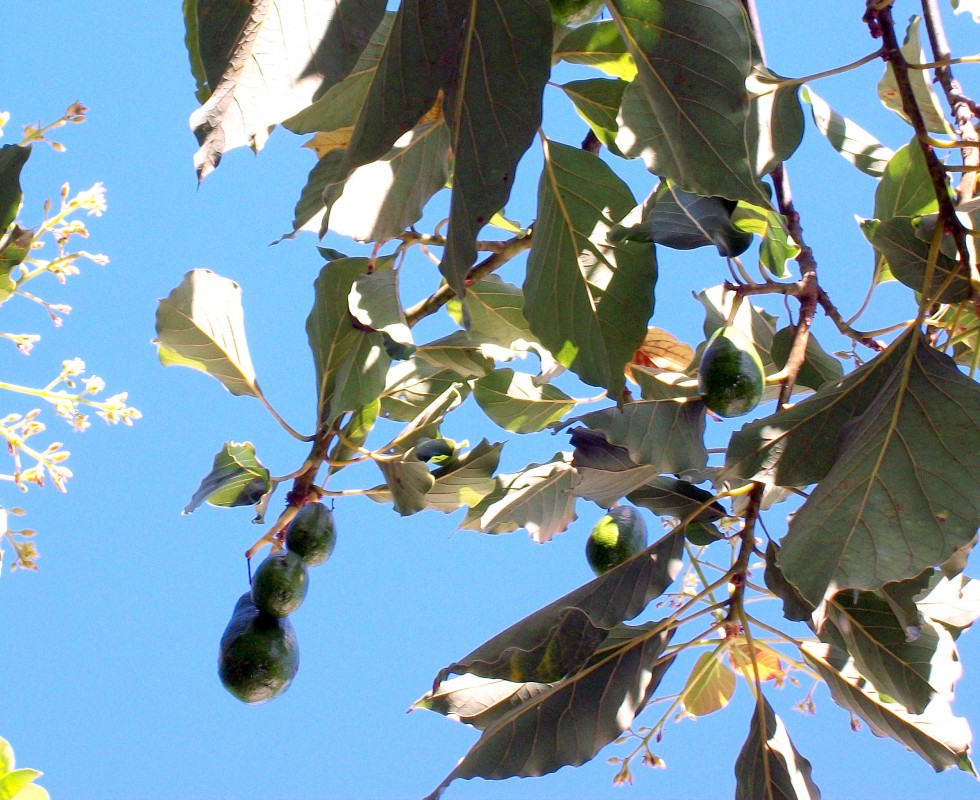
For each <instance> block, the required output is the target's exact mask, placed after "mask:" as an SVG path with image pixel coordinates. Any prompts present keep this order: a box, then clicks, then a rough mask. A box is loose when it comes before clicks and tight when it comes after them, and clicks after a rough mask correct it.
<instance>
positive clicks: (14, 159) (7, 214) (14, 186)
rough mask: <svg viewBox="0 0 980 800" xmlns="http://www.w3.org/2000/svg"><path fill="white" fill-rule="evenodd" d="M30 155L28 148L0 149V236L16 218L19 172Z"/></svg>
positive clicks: (8, 147) (8, 146)
mask: <svg viewBox="0 0 980 800" xmlns="http://www.w3.org/2000/svg"><path fill="white" fill-rule="evenodd" d="M30 155H31V148H30V147H21V146H20V145H19V144H6V145H4V146H3V147H0V236H3V234H4V233H5V232H6V230H7V228H9V227H10V223H11V222H13V221H14V220H15V219H16V218H17V212H18V211H19V210H20V201H21V199H22V198H23V196H24V195H23V192H22V191H21V188H20V172H21V170H22V169H23V168H24V164H26V163H27V159H28V158H29V157H30Z"/></svg>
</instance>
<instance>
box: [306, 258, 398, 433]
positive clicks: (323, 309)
mask: <svg viewBox="0 0 980 800" xmlns="http://www.w3.org/2000/svg"><path fill="white" fill-rule="evenodd" d="M367 270H368V259H366V258H340V259H337V260H336V261H331V262H330V263H328V264H326V265H325V266H324V267H323V269H322V270H320V275H319V277H317V279H316V281H315V282H314V284H313V289H314V300H313V308H312V310H311V311H310V315H309V317H308V318H307V320H306V333H307V336H308V338H309V342H310V349H311V350H312V351H313V363H314V365H315V367H316V383H317V419H318V420H319V421H320V422H328V423H329V422H332V421H333V420H335V419H336V418H337V417H338V416H340V415H341V414H343V413H344V412H345V411H354V410H355V409H358V408H360V407H361V406H363V405H365V404H366V403H369V402H370V401H371V400H373V399H375V398H376V397H378V396H380V395H381V393H382V391H383V388H384V385H385V376H386V374H387V372H388V364H389V363H390V361H391V359H390V358H389V357H388V355H387V354H386V353H385V350H384V340H383V338H382V336H381V334H380V333H374V332H366V331H362V330H358V329H357V328H355V327H354V325H353V324H352V319H353V318H352V316H351V313H350V308H349V306H348V295H349V294H350V292H351V288H352V287H353V285H354V282H355V281H356V280H357V279H358V278H360V277H361V276H362V275H365V274H367Z"/></svg>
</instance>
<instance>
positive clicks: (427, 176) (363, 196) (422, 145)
mask: <svg viewBox="0 0 980 800" xmlns="http://www.w3.org/2000/svg"><path fill="white" fill-rule="evenodd" d="M328 155H329V154H328ZM338 176H339V175H338V173H337V172H334V173H333V175H332V176H331V181H332V182H331V183H330V184H329V185H328V186H327V187H326V188H325V189H324V190H323V198H322V204H323V206H324V207H325V208H326V213H325V214H324V217H323V222H322V223H321V226H320V234H321V236H322V235H323V234H325V233H326V231H327V228H328V226H329V229H330V230H331V231H333V232H334V233H339V234H341V235H342V236H350V237H351V238H352V239H355V240H357V241H359V242H383V241H385V240H387V239H391V238H392V237H394V236H397V235H398V234H400V233H402V232H403V231H404V230H405V229H406V228H409V227H410V226H411V225H413V224H414V223H416V222H417V221H418V220H419V218H420V217H421V216H422V209H423V208H424V207H425V204H426V203H427V202H428V201H429V199H430V198H431V197H432V195H434V194H435V193H436V192H438V191H439V190H440V189H442V188H443V187H444V186H445V185H446V181H447V180H448V179H449V130H448V129H447V128H446V123H445V121H444V120H442V119H439V120H437V121H436V122H428V123H425V124H422V125H418V126H416V127H415V128H413V129H412V130H411V131H409V132H408V133H406V134H405V135H404V136H402V137H401V138H399V139H398V141H396V142H395V145H394V146H393V147H392V148H391V150H389V151H388V152H387V153H386V154H385V155H384V156H382V157H381V158H379V159H378V160H377V161H373V162H371V163H370V164H365V165H363V166H361V167H358V168H357V169H355V170H354V171H353V172H352V173H351V174H350V175H349V176H347V178H346V179H345V180H343V181H342V182H338V181H337V177H338Z"/></svg>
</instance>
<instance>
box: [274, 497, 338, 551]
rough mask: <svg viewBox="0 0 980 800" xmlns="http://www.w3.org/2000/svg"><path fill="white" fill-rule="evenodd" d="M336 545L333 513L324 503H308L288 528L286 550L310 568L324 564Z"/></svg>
mask: <svg viewBox="0 0 980 800" xmlns="http://www.w3.org/2000/svg"><path fill="white" fill-rule="evenodd" d="M336 543H337V528H336V527H335V525H334V521H333V512H332V511H331V510H330V509H329V508H327V507H326V506H325V505H323V503H307V504H306V505H305V506H303V507H302V508H301V509H300V510H299V511H298V512H296V516H295V517H293V521H292V522H290V523H289V527H287V528H286V549H287V550H289V551H290V552H291V553H295V554H296V555H298V556H299V557H300V558H302V559H303V561H304V563H305V564H306V566H308V567H318V566H320V564H323V563H324V562H325V561H326V560H327V559H328V558H330V554H331V553H333V548H334V545H335V544H336Z"/></svg>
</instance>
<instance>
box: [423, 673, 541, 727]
mask: <svg viewBox="0 0 980 800" xmlns="http://www.w3.org/2000/svg"><path fill="white" fill-rule="evenodd" d="M550 688H551V684H547V683H515V682H513V681H504V680H500V679H499V678H481V677H479V676H478V675H471V674H469V673H467V674H464V675H459V676H457V677H455V678H451V679H450V680H448V681H443V682H442V683H441V684H439V687H438V689H436V690H434V691H431V692H428V693H426V694H425V695H423V696H422V697H420V698H419V699H418V700H416V701H415V703H413V704H412V707H411V709H409V710H410V711H414V710H416V709H418V708H425V709H428V710H429V711H435V712H436V713H437V714H443V715H444V716H447V717H449V718H450V719H455V720H458V721H459V722H462V723H464V724H466V725H472V726H473V727H474V728H478V729H479V730H481V731H482V730H485V729H486V728H489V727H490V726H491V725H493V724H494V723H496V722H497V720H499V719H500V718H501V717H503V716H505V715H507V714H509V713H510V712H511V711H513V710H514V709H515V708H517V707H518V706H521V705H524V704H525V703H527V702H529V701H531V700H533V699H534V698H535V697H537V696H538V695H540V694H542V693H544V692H546V691H548V690H549V689H550Z"/></svg>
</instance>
